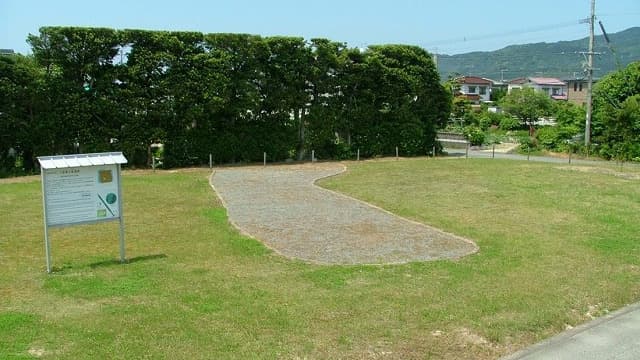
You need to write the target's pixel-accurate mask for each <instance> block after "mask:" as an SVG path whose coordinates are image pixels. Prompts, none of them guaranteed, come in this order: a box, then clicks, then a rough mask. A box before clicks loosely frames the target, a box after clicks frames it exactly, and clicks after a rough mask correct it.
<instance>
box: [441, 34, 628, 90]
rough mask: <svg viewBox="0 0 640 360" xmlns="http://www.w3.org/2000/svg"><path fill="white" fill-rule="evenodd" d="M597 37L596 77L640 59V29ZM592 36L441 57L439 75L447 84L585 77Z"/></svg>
mask: <svg viewBox="0 0 640 360" xmlns="http://www.w3.org/2000/svg"><path fill="white" fill-rule="evenodd" d="M608 35H609V39H610V40H611V47H610V46H609V45H607V43H606V41H605V38H604V36H603V35H598V36H596V37H595V46H594V52H596V53H599V55H596V56H594V68H595V69H594V76H595V77H596V78H597V77H602V76H604V75H606V74H607V73H609V72H611V71H615V70H617V69H618V68H619V67H625V66H626V65H628V64H629V63H631V62H634V61H638V60H640V42H639V41H638V39H640V27H632V28H629V29H626V30H622V31H619V32H617V33H612V34H608ZM587 49H588V37H585V38H582V39H577V40H564V41H558V42H553V43H547V42H539V43H530V44H516V45H509V46H506V47H504V48H502V49H499V50H495V51H474V52H469V53H464V54H456V55H440V54H438V57H437V58H438V72H439V73H440V77H441V79H442V80H443V81H444V80H446V79H448V78H449V77H452V76H456V75H472V76H481V77H486V78H489V79H493V80H508V79H515V78H519V77H528V76H544V77H556V78H561V79H569V78H582V77H585V75H586V74H585V71H584V67H585V65H584V64H585V63H586V56H585V55H584V53H585V52H587ZM611 49H613V51H612V50H611Z"/></svg>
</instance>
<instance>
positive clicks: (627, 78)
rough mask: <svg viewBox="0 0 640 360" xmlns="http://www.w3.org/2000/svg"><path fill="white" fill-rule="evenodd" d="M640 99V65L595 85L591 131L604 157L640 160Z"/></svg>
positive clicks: (636, 63) (617, 72)
mask: <svg viewBox="0 0 640 360" xmlns="http://www.w3.org/2000/svg"><path fill="white" fill-rule="evenodd" d="M639 95H640V61H637V62H634V63H631V64H629V65H628V66H627V67H626V68H625V69H623V70H620V71H616V72H614V73H611V74H609V75H607V76H605V77H604V78H602V79H601V80H600V81H598V83H597V84H596V87H595V88H594V92H593V99H594V101H593V114H594V116H593V125H592V129H591V131H592V134H593V138H594V140H595V141H594V142H595V143H597V144H599V153H600V154H601V155H602V156H604V157H606V158H619V159H622V160H628V159H637V158H640V145H638V144H639V143H640V135H638V134H639V133H640V127H639V126H638V115H637V111H638V107H637V103H638V96H639Z"/></svg>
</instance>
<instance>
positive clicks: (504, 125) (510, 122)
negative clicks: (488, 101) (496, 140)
mask: <svg viewBox="0 0 640 360" xmlns="http://www.w3.org/2000/svg"><path fill="white" fill-rule="evenodd" d="M520 126H521V124H520V120H518V119H516V118H514V117H511V116H504V117H503V118H502V119H501V120H500V129H502V130H517V129H519V128H520Z"/></svg>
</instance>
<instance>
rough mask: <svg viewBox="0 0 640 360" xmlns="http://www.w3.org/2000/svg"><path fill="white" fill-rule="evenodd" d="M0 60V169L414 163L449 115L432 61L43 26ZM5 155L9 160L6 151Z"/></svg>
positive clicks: (406, 51) (301, 43)
mask: <svg viewBox="0 0 640 360" xmlns="http://www.w3.org/2000/svg"><path fill="white" fill-rule="evenodd" d="M28 41H29V43H30V44H31V46H32V49H33V54H34V55H33V58H31V57H22V56H10V57H3V58H0V60H1V61H0V91H2V95H3V96H2V100H1V102H0V120H1V122H0V127H1V130H2V134H3V136H2V138H1V139H0V163H1V165H0V166H2V167H3V168H5V169H8V168H11V167H12V166H13V165H12V164H13V162H12V159H10V158H9V157H8V155H7V154H9V153H10V152H9V149H13V150H12V151H14V152H15V155H16V156H17V157H18V158H20V159H22V163H23V167H24V169H25V170H27V171H30V170H32V169H33V164H34V161H33V159H34V158H35V156H38V155H51V154H63V153H73V152H97V151H108V150H121V151H124V152H125V155H126V156H127V157H128V158H129V160H130V162H131V163H132V164H133V165H136V166H145V165H148V164H149V161H150V146H151V144H154V143H162V144H164V149H165V150H164V157H165V163H166V164H167V165H169V166H185V165H193V164H202V163H206V162H207V161H208V155H209V154H210V153H211V154H213V157H214V160H215V161H216V162H234V161H256V160H261V159H262V154H263V152H266V153H267V154H268V155H269V157H270V159H271V160H284V159H287V158H299V159H302V158H305V157H307V156H308V154H309V152H310V150H312V149H314V150H316V155H317V156H319V157H322V158H339V157H345V156H351V155H352V154H353V153H355V150H356V149H361V153H362V154H363V155H369V156H373V155H384V154H391V153H392V152H393V151H394V150H393V149H394V148H395V146H398V147H399V148H400V149H401V151H403V153H405V154H408V155H410V154H424V153H426V152H427V151H428V149H430V148H431V147H432V145H433V143H434V141H435V129H436V127H437V126H438V125H440V124H443V123H444V122H445V121H446V119H447V118H448V116H449V112H450V96H449V94H448V92H447V91H445V90H444V88H443V87H442V86H441V85H440V81H439V80H440V79H439V77H438V74H437V72H436V69H435V66H434V64H433V62H432V60H431V56H430V55H429V54H428V53H427V52H426V51H425V50H423V49H421V48H419V47H414V46H404V45H382V46H371V47H370V48H368V49H366V50H361V49H349V48H347V47H346V46H345V45H344V44H342V43H336V42H332V41H330V40H326V39H312V40H310V41H305V40H304V39H302V38H295V37H266V38H264V37H260V36H254V35H245V34H201V33H197V32H164V31H142V30H122V31H120V30H113V29H103V28H73V27H44V28H41V29H40V33H39V34H38V35H30V36H29V40H28ZM11 154H14V153H11Z"/></svg>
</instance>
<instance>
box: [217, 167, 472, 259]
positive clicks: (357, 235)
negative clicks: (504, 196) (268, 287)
mask: <svg viewBox="0 0 640 360" xmlns="http://www.w3.org/2000/svg"><path fill="white" fill-rule="evenodd" d="M345 169H346V168H345V167H344V165H342V164H337V163H322V164H304V165H282V166H267V167H257V166H256V167H236V168H221V169H217V170H215V172H214V174H213V175H212V177H211V184H212V186H213V188H214V189H215V190H216V192H217V193H218V195H219V196H220V198H221V199H222V201H223V203H224V205H225V207H226V208H227V212H228V216H229V220H230V221H231V223H232V224H233V225H234V226H236V227H237V228H238V229H239V230H240V231H241V232H243V233H244V234H247V235H250V236H252V237H254V238H256V239H258V240H260V241H262V242H263V243H264V244H265V245H267V246H268V247H270V248H271V249H273V250H274V251H276V252H278V253H280V254H281V255H283V256H286V257H289V258H296V259H301V260H304V261H309V262H314V263H323V264H389V263H404V262H410V261H426V260H436V259H454V258H459V257H461V256H465V255H469V254H471V253H474V252H476V251H477V250H478V247H477V246H476V245H475V244H474V243H473V242H472V241H470V240H467V239H463V238H461V237H458V236H455V235H452V234H448V233H444V232H442V231H440V230H438V229H435V228H432V227H429V226H426V225H423V224H419V223H416V222H414V221H410V220H407V219H404V218H401V217H398V216H395V215H393V214H391V213H389V212H387V211H385V210H382V209H380V208H377V207H375V206H372V205H369V204H367V203H364V202H362V201H359V200H356V199H353V198H350V197H348V196H345V195H342V194H338V193H335V192H333V191H330V190H326V189H323V188H320V187H318V186H316V185H314V182H315V181H316V180H317V179H320V178H323V177H327V176H332V175H336V174H339V173H341V172H343V171H345Z"/></svg>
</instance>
